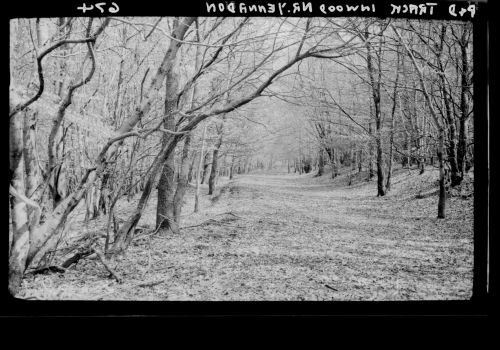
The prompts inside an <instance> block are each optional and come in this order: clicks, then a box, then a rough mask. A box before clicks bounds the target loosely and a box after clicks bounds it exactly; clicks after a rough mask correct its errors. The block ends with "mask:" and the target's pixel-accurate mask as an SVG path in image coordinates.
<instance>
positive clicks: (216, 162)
mask: <svg viewBox="0 0 500 350" xmlns="http://www.w3.org/2000/svg"><path fill="white" fill-rule="evenodd" d="M225 119H226V116H225V115H224V116H223V117H222V121H221V123H220V124H219V126H218V127H217V133H218V139H217V142H216V144H215V147H214V150H213V152H212V169H211V171H210V177H209V178H208V194H209V195H212V194H213V193H214V190H215V177H216V176H217V171H218V170H219V167H218V165H219V149H220V147H221V145H222V138H223V135H224V121H225Z"/></svg>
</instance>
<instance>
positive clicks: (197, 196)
mask: <svg viewBox="0 0 500 350" xmlns="http://www.w3.org/2000/svg"><path fill="white" fill-rule="evenodd" d="M206 134H207V125H205V127H204V128H203V135H202V137H201V150H200V160H199V161H198V170H197V171H196V192H195V196H194V212H195V213H197V212H198V211H200V176H201V171H202V164H203V153H204V152H205V136H206Z"/></svg>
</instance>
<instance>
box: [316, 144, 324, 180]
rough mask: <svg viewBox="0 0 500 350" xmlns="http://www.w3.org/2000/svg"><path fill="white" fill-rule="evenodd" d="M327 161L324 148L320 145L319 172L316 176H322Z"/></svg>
mask: <svg viewBox="0 0 500 350" xmlns="http://www.w3.org/2000/svg"><path fill="white" fill-rule="evenodd" d="M324 167H325V162H324V159H323V148H322V147H320V148H319V151H318V173H317V174H316V176H322V175H323V172H324Z"/></svg>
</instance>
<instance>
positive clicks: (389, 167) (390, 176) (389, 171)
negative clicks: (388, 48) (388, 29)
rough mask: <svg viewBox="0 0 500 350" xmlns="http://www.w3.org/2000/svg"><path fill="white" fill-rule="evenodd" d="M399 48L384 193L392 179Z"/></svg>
mask: <svg viewBox="0 0 500 350" xmlns="http://www.w3.org/2000/svg"><path fill="white" fill-rule="evenodd" d="M399 56H400V53H399V46H398V49H397V59H396V60H397V62H396V80H395V82H394V90H393V94H392V109H391V134H390V140H389V164H388V170H387V182H386V185H385V187H386V191H387V192H389V191H390V190H391V178H392V163H393V157H394V116H395V114H396V106H397V101H398V98H397V95H398V83H399Z"/></svg>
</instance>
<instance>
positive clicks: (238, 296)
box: [41, 175, 473, 300]
mask: <svg viewBox="0 0 500 350" xmlns="http://www.w3.org/2000/svg"><path fill="white" fill-rule="evenodd" d="M408 179H410V178H408ZM408 179H406V178H405V175H399V176H398V177H396V178H395V184H394V187H393V193H394V194H391V195H389V196H387V197H382V198H381V197H376V196H374V186H375V185H374V184H373V183H371V184H369V183H361V184H359V185H357V186H352V187H346V186H344V185H342V184H339V183H337V184H336V185H332V183H331V181H329V179H323V180H326V181H328V182H326V181H323V180H322V179H314V178H312V177H311V176H293V175H281V176H280V175H252V176H240V177H238V178H237V179H236V180H235V181H232V182H230V183H228V184H226V185H224V186H223V187H222V189H221V190H220V191H219V192H218V193H216V195H215V196H214V197H212V198H209V197H208V196H205V197H204V198H205V199H204V200H205V201H206V203H205V205H204V208H205V209H204V212H203V213H202V214H199V215H198V214H197V215H195V216H189V217H188V218H186V220H185V222H184V224H183V225H182V226H183V227H186V228H184V229H183V230H182V234H181V235H180V236H167V237H165V236H164V237H155V238H152V239H151V240H150V241H147V240H140V241H138V242H137V243H136V245H134V246H132V247H131V248H130V249H129V252H128V253H127V257H125V258H123V259H122V260H121V261H118V263H117V265H116V269H117V271H118V272H119V273H120V274H121V275H123V277H124V279H125V280H126V281H127V282H126V283H125V284H122V285H119V284H117V283H116V282H113V281H110V280H109V279H108V280H106V279H105V278H103V276H105V275H106V274H105V273H104V272H102V273H101V274H100V276H99V275H97V276H94V277H95V278H94V279H92V278H90V277H92V276H91V275H88V276H86V277H85V278H86V280H87V281H90V282H86V283H87V285H85V286H80V289H78V287H74V286H73V285H72V286H71V288H69V285H66V286H64V285H63V284H64V282H60V283H57V282H56V283H55V284H54V288H56V289H57V288H60V289H61V290H64V292H63V293H59V295H58V297H59V298H61V294H63V296H62V297H63V298H64V296H66V297H68V298H76V299H79V298H95V299H134V300H138V299H154V300H158V299H161V300H408V299H411V300H419V299H468V298H470V295H471V294H470V293H471V287H472V249H473V245H472V232H473V230H472V217H471V215H472V210H471V207H470V203H469V204H467V205H464V203H462V202H459V201H460V200H456V201H455V200H452V201H451V203H450V207H451V209H450V210H449V218H448V219H446V220H437V219H436V218H435V213H434V212H435V203H434V202H435V198H427V199H422V200H415V199H409V198H408V197H406V198H405V197H403V196H401V195H399V196H398V193H399V192H398V191H399V190H401V189H404V190H406V191H407V190H408V186H409V185H408ZM153 205H154V203H152V204H151V206H152V208H154V206H153ZM190 205H191V203H187V204H186V207H189V206H190ZM90 263H91V262H88V263H87V264H90ZM93 264H94V266H95V263H93ZM96 268H97V267H96ZM85 269H86V268H85V265H83V266H78V267H77V268H75V270H74V272H72V273H74V274H76V275H75V278H76V277H77V276H78V275H79V276H81V273H82V272H83V271H85ZM101 269H102V268H101ZM87 271H88V267H87ZM68 273H69V272H67V273H66V275H68ZM48 277H50V276H48ZM48 277H47V278H48ZM67 277H68V278H70V276H67ZM41 278H42V277H41ZM51 281H52V282H53V280H51ZM144 283H151V285H149V286H141V284H144ZM155 283H157V284H155ZM88 284H90V285H88ZM82 287H85V289H86V290H87V292H86V293H87V294H82V292H81V290H82V289H81V288H82ZM87 287H88V289H87ZM45 289H47V286H45ZM82 295H85V297H82ZM79 296H80V297H79Z"/></svg>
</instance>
